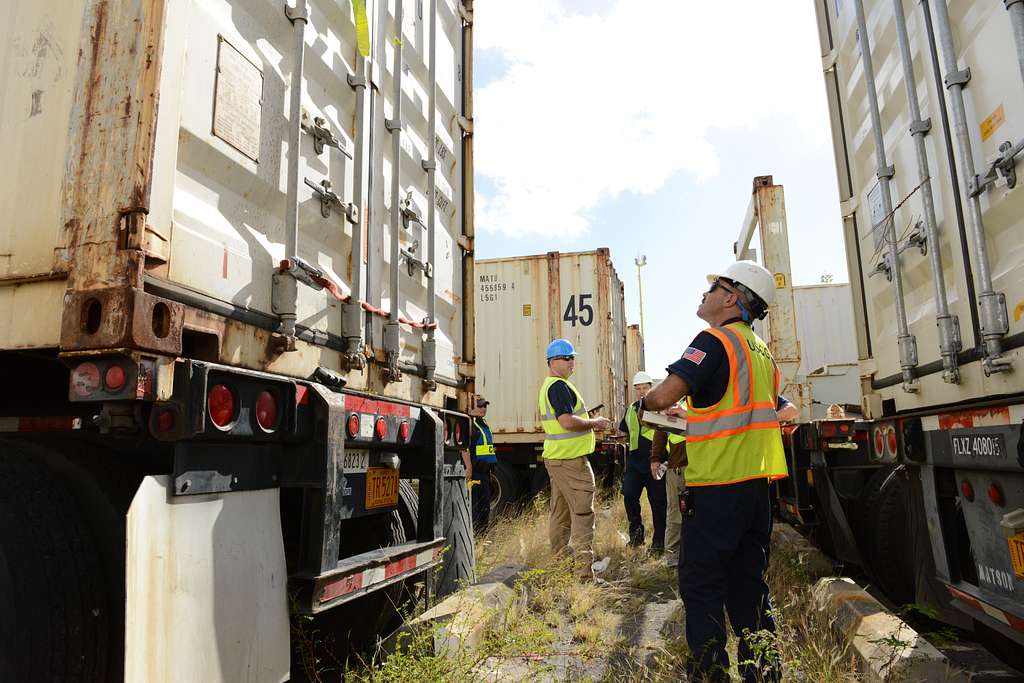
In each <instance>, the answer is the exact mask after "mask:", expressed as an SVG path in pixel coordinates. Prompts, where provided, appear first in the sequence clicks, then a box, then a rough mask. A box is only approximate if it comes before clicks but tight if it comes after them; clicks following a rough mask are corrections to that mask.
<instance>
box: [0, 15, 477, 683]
mask: <svg viewBox="0 0 1024 683" xmlns="http://www.w3.org/2000/svg"><path fill="white" fill-rule="evenodd" d="M5 16H6V21H5V23H4V25H3V27H2V28H0V33H2V37H3V40H2V42H3V44H4V46H5V47H4V50H3V59H2V61H0V91H2V92H3V100H2V103H0V131H2V132H3V134H4V139H5V140H6V141H7V142H6V144H7V149H8V152H7V157H6V159H7V161H6V162H5V163H4V164H3V165H2V167H0V216H2V217H0V377H3V378H4V382H5V385H6V387H7V388H8V391H6V392H4V394H3V396H2V397H0V472H2V475H3V476H2V477H0V558H2V561H0V603H2V604H3V606H4V607H3V610H2V616H0V632H2V633H3V637H2V638H0V669H2V670H3V672H4V678H5V680H18V681H29V680H82V681H117V680H122V679H123V680H127V681H151V682H154V681H200V680H202V681H231V682H235V681H242V680H246V681H283V680H287V679H289V677H296V678H300V677H301V676H302V675H303V671H302V670H301V667H297V666H296V665H295V662H297V661H303V659H304V657H305V655H309V654H310V653H305V654H303V653H298V654H297V653H296V647H297V645H296V642H294V640H295V639H294V633H295V632H294V630H291V629H290V621H289V620H290V615H292V616H294V615H296V614H298V615H307V616H308V617H311V618H312V621H309V620H308V619H305V618H301V619H299V625H300V626H301V625H302V624H308V625H310V626H309V627H310V628H312V629H314V630H316V631H317V633H319V634H320V636H321V637H326V636H330V637H331V639H333V640H335V641H336V642H337V643H339V644H355V643H359V642H373V640H374V638H375V637H377V636H378V635H381V634H383V633H384V632H385V631H386V630H387V629H388V628H389V627H391V626H393V625H394V624H395V621H396V617H397V614H398V607H399V606H401V605H402V604H404V603H406V602H408V601H410V600H413V599H416V598H417V597H418V596H419V597H422V596H423V595H424V594H426V595H427V596H428V597H429V595H431V594H443V593H445V592H448V591H451V590H454V589H455V588H456V587H457V586H458V585H459V583H460V582H462V581H465V580H467V579H470V578H471V577H472V574H473V547H472V535H471V525H470V514H469V503H468V498H467V491H466V486H465V481H464V476H465V473H464V468H463V465H462V462H463V460H462V457H461V456H462V450H463V449H464V448H466V447H467V446H468V438H469V422H468V418H467V417H466V410H467V408H468V406H469V400H470V395H471V393H472V392H473V391H474V375H475V372H474V347H473V342H474V331H473V321H474V315H473V309H474V298H473V296H472V295H471V294H470V295H468V296H464V294H463V292H464V288H465V283H472V282H473V281H474V274H473V257H472V254H473V240H474V229H473V138H472V133H473V92H472V74H473V70H472V49H473V38H472V36H473V6H472V2H471V0H463V1H462V2H459V1H453V0H427V1H425V2H416V3H412V2H408V1H405V0H393V1H392V2H383V1H378V0H367V1H366V2H354V3H351V4H350V3H342V4H338V3H335V2H323V1H322V0H292V1H289V2H285V1H283V0H281V1H277V2H263V3H251V2H241V1H240V0H195V1H192V2H189V1H184V0H139V1H138V2H126V1H121V0H112V1H108V0H69V1H68V2H62V3H52V2H42V3H40V2H34V1H30V0H13V4H12V3H8V8H7V11H6V12H5ZM290 632H291V634H292V635H291V636H290ZM325 639H326V638H325ZM290 640H291V641H293V642H290ZM313 655H314V656H319V653H313ZM306 658H307V659H308V657H306Z"/></svg>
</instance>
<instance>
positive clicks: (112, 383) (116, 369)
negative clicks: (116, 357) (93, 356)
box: [103, 365, 128, 391]
mask: <svg viewBox="0 0 1024 683" xmlns="http://www.w3.org/2000/svg"><path fill="white" fill-rule="evenodd" d="M127 379H128V375H127V373H125V371H124V368H122V367H121V366H120V365H111V366H110V367H109V368H107V372H106V373H105V374H104V375H103V383H104V384H106V385H107V391H121V389H123V388H124V383H125V381H126V380H127Z"/></svg>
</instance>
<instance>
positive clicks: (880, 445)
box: [875, 429, 885, 458]
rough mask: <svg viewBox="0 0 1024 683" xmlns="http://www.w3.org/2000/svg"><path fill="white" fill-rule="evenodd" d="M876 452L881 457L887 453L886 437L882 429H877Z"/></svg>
mask: <svg viewBox="0 0 1024 683" xmlns="http://www.w3.org/2000/svg"><path fill="white" fill-rule="evenodd" d="M875 453H876V454H877V455H878V457H879V458H881V457H882V456H884V455H885V437H884V436H883V435H882V430H881V429H875Z"/></svg>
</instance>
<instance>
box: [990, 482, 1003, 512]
mask: <svg viewBox="0 0 1024 683" xmlns="http://www.w3.org/2000/svg"><path fill="white" fill-rule="evenodd" d="M988 499H989V500H991V501H992V504H993V505H996V506H997V507H1003V506H1004V505H1006V498H1004V497H1003V489H1001V488H1000V487H999V484H996V483H993V484H991V485H990V486H989V487H988Z"/></svg>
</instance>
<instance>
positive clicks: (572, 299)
mask: <svg viewBox="0 0 1024 683" xmlns="http://www.w3.org/2000/svg"><path fill="white" fill-rule="evenodd" d="M579 297H580V300H579V313H577V308H576V295H575V294H570V295H569V305H568V306H566V307H565V313H564V314H563V315H562V320H564V321H566V322H569V323H572V326H573V327H576V321H577V320H578V321H579V323H580V325H583V326H584V327H586V326H587V325H589V324H590V323H592V322H594V308H593V307H592V306H591V305H590V304H588V303H587V299H593V298H594V295H593V294H580V295H579Z"/></svg>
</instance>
